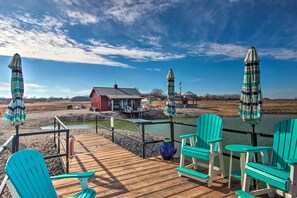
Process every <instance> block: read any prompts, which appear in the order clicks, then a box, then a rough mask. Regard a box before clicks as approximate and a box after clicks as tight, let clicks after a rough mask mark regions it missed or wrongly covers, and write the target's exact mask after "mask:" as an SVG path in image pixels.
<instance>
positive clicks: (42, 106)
mask: <svg viewBox="0 0 297 198" xmlns="http://www.w3.org/2000/svg"><path fill="white" fill-rule="evenodd" d="M25 105H26V112H27V113H33V112H34V113H36V112H45V111H58V110H66V109H67V105H72V106H73V107H74V106H78V107H79V108H81V107H82V106H85V107H86V108H89V107H90V106H91V104H90V102H71V101H67V100H64V101H55V102H35V103H26V104H25ZM7 106H8V104H1V105H0V112H1V113H0V115H3V114H4V112H5V110H6V108H7Z"/></svg>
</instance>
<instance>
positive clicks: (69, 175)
mask: <svg viewBox="0 0 297 198" xmlns="http://www.w3.org/2000/svg"><path fill="white" fill-rule="evenodd" d="M94 175H95V172H79V173H67V174H62V175H55V176H51V180H57V179H69V178H79V179H80V178H89V177H92V176H94Z"/></svg>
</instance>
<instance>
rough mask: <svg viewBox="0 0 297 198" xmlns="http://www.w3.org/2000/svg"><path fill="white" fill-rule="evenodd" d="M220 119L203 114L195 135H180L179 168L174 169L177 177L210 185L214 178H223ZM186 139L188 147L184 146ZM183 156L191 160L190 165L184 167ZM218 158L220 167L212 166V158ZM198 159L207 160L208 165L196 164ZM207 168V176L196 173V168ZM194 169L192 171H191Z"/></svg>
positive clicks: (213, 115)
mask: <svg viewBox="0 0 297 198" xmlns="http://www.w3.org/2000/svg"><path fill="white" fill-rule="evenodd" d="M222 123H223V122H222V118H221V117H220V116H218V115H215V114H205V115H203V116H200V117H199V118H198V119H197V133H196V134H186V135H181V136H180V138H182V143H181V155H180V166H179V167H178V168H176V170H177V171H178V173H179V176H182V175H183V176H187V177H190V178H193V179H196V180H199V181H203V182H206V181H208V186H209V187H210V186H211V185H212V181H213V178H214V176H216V175H218V174H221V175H222V177H223V178H224V177H225V168H224V161H223V150H222V144H221V141H222V138H221V133H222ZM187 139H189V140H190V145H186V143H187ZM185 156H188V157H191V158H192V162H193V163H192V164H190V165H188V166H186V167H185V166H184V163H185ZM217 156H218V157H219V159H220V167H216V166H214V158H215V157H217ZM198 159H201V160H207V161H208V164H205V163H198ZM198 165H199V166H202V167H206V168H208V174H204V173H201V172H198V171H196V169H197V166H198ZM192 167H194V170H193V169H192Z"/></svg>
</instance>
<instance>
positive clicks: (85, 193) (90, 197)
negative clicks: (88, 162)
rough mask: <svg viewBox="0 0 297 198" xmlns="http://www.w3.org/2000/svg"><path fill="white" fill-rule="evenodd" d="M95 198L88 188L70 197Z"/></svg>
mask: <svg viewBox="0 0 297 198" xmlns="http://www.w3.org/2000/svg"><path fill="white" fill-rule="evenodd" d="M95 196H96V192H95V190H93V189H90V188H88V189H84V190H83V191H81V192H80V193H78V194H76V195H74V196H72V198H93V197H95Z"/></svg>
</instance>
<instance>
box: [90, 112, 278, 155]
mask: <svg viewBox="0 0 297 198" xmlns="http://www.w3.org/2000/svg"><path fill="white" fill-rule="evenodd" d="M99 118H104V119H105V120H107V119H110V120H111V127H110V128H108V127H105V126H102V125H100V124H99V122H98V119H99ZM112 120H113V121H114V120H120V121H126V122H132V123H135V124H138V125H141V140H139V139H136V138H133V137H130V136H127V135H125V134H121V132H119V131H116V130H115V127H114V124H112V122H113V121H112ZM156 124H169V127H170V139H171V141H172V143H173V146H174V143H175V142H176V143H181V141H179V140H176V139H175V137H174V131H175V125H183V126H189V127H195V128H196V127H197V125H196V124H187V123H182V122H175V121H172V120H169V121H159V122H153V121H144V122H142V121H141V120H140V121H138V122H137V121H132V120H129V119H122V118H116V117H112V116H104V115H96V133H98V129H99V127H100V128H103V129H105V130H107V131H110V132H111V140H112V142H115V140H114V135H115V134H117V133H118V134H121V135H123V136H126V137H128V138H131V139H133V140H135V141H137V142H139V143H140V144H141V145H142V157H143V158H145V156H146V153H145V151H146V145H148V144H153V143H159V142H162V141H163V140H153V141H146V140H145V126H147V125H156ZM222 131H223V132H224V133H235V134H243V135H250V138H251V145H253V146H257V138H258V136H260V137H267V138H273V135H271V134H266V133H258V132H254V131H252V132H250V131H242V130H234V129H228V128H223V129H222ZM224 155H225V156H228V157H230V154H229V153H225V152H224ZM232 157H233V158H235V159H239V157H238V156H235V155H233V156H232Z"/></svg>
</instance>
